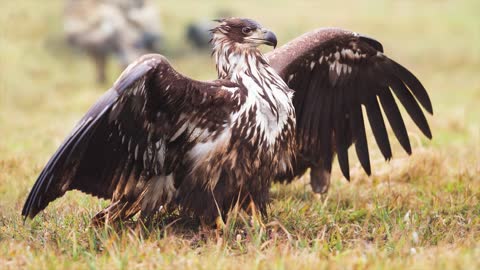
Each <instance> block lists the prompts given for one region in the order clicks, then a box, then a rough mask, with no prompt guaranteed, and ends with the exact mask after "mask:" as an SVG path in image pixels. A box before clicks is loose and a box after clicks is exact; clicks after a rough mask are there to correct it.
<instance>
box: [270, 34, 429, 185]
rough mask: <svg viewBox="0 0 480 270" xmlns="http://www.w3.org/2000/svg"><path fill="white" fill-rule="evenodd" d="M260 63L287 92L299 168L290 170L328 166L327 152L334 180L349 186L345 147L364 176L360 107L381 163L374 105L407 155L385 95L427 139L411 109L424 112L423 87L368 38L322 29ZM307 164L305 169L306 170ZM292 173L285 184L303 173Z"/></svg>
mask: <svg viewBox="0 0 480 270" xmlns="http://www.w3.org/2000/svg"><path fill="white" fill-rule="evenodd" d="M267 57H268V60H269V62H270V64H271V65H272V67H274V68H275V70H276V71H277V72H278V73H279V74H280V75H281V76H282V77H283V79H284V80H285V82H287V84H288V85H289V87H290V88H292V89H293V90H295V95H294V99H293V103H294V105H295V109H296V112H297V142H298V149H297V151H298V153H297V155H298V156H301V157H302V158H301V160H303V161H304V162H303V163H301V162H300V163H299V162H297V163H296V164H295V166H298V167H299V168H308V167H310V166H312V165H316V166H318V165H319V164H322V163H325V162H327V163H329V164H330V167H331V162H332V160H331V157H332V156H333V155H332V154H330V153H331V150H330V149H332V145H333V146H334V148H333V150H334V152H336V153H337V155H338V161H339V165H340V168H341V170H342V173H343V175H344V176H345V177H346V178H347V179H349V177H350V172H349V158H348V148H349V147H350V145H351V144H352V143H353V144H355V149H356V153H357V156H358V158H359V160H360V163H361V164H362V167H363V168H364V169H365V171H366V173H367V174H370V173H371V169H370V159H369V150H368V143H367V139H366V133H365V124H364V119H363V112H362V109H361V107H362V106H364V107H365V109H366V113H367V117H368V120H369V122H370V126H371V128H372V130H373V134H374V137H375V141H376V143H377V145H378V147H379V148H380V151H381V152H382V154H383V156H384V157H385V159H386V160H389V159H390V158H391V157H392V151H391V146H390V142H389V138H388V134H387V130H386V127H385V123H384V121H383V117H382V113H381V110H380V107H379V105H378V101H377V98H378V99H379V100H380V102H381V104H382V108H383V110H384V113H385V115H386V116H387V119H388V121H389V122H390V125H391V127H392V129H393V131H394V133H395V135H396V137H397V139H398V140H399V142H400V144H401V145H402V147H403V148H404V149H405V150H406V151H407V153H409V154H410V153H411V146H410V141H409V138H408V134H407V131H406V128H405V124H404V122H403V119H402V116H401V114H400V111H399V109H398V107H397V105H396V104H395V100H394V99H393V95H392V93H391V89H390V88H392V90H393V91H394V92H395V94H396V96H398V98H399V100H400V101H401V102H402V105H403V106H405V108H406V110H407V112H408V113H409V115H410V117H412V119H413V120H414V122H415V124H417V126H418V127H419V128H420V129H421V131H422V132H423V133H424V134H425V135H426V136H427V137H428V138H431V132H430V129H429V127H428V122H427V120H426V118H425V116H424V115H423V112H422V110H421V109H420V107H419V105H418V103H417V101H418V102H419V103H420V104H421V105H422V106H423V107H424V108H425V109H426V110H427V111H428V112H430V113H432V111H433V110H432V106H431V102H430V99H429V97H428V94H427V92H426V90H425V88H424V87H423V85H422V84H421V83H420V81H419V80H418V79H417V78H416V77H415V76H414V75H413V74H412V73H411V72H410V71H408V70H407V69H406V68H404V67H403V66H401V65H400V64H398V63H396V62H394V61H393V60H391V59H389V58H388V57H387V56H385V55H384V54H383V46H382V45H381V43H380V42H378V41H376V40H374V39H372V38H369V37H366V36H361V35H358V34H356V33H353V32H349V31H345V30H341V29H336V28H324V29H319V30H316V31H312V32H309V33H306V34H304V35H303V36H300V37H298V38H297V39H294V40H292V41H290V42H289V43H287V44H286V45H284V46H282V47H281V48H279V49H276V50H274V51H273V52H271V53H269V54H267ZM312 67H313V68H312ZM407 86H408V87H407ZM415 98H416V99H415ZM332 137H333V139H332ZM327 145H330V147H329V146H327ZM312 161H314V162H313V164H312V163H309V162H312ZM322 166H323V167H328V166H325V164H323V165H322ZM293 171H294V172H297V173H296V174H294V175H293V177H295V176H299V175H301V174H303V172H304V170H303V169H296V168H294V169H293ZM293 177H292V178H293ZM289 180H292V179H289ZM312 181H313V180H312Z"/></svg>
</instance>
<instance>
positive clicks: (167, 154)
mask: <svg viewBox="0 0 480 270" xmlns="http://www.w3.org/2000/svg"><path fill="white" fill-rule="evenodd" d="M212 33H213V40H212V45H213V57H214V58H215V61H216V64H217V65H216V67H217V72H218V79H216V80H212V81H196V80H192V79H190V78H188V77H186V76H184V75H181V74H180V73H178V72H177V71H175V70H174V68H173V67H172V66H171V65H170V64H169V62H168V61H167V60H166V59H165V58H164V57H163V56H161V55H145V56H143V57H141V58H140V59H138V60H137V61H136V62H134V63H132V64H131V65H130V66H129V67H128V68H127V69H126V70H125V71H124V72H123V73H122V75H121V76H120V78H119V79H118V80H117V82H116V83H115V84H114V85H113V87H112V88H111V89H110V90H108V91H107V92H106V93H105V94H104V95H103V96H102V97H101V98H100V99H99V100H98V101H97V103H95V105H93V107H92V108H91V109H90V110H89V111H88V112H87V114H86V115H85V116H84V117H83V118H82V119H81V120H80V122H79V123H78V124H77V126H76V127H75V128H74V130H73V131H72V132H71V133H70V135H69V136H68V137H67V138H66V139H65V141H64V142H63V144H62V145H61V146H60V148H59V149H58V150H57V152H56V153H55V154H54V155H53V157H52V158H51V159H50V161H49V162H48V163H47V165H46V166H45V168H44V169H43V171H42V172H41V174H40V176H39V178H38V180H37V181H36V183H35V185H34V186H33V188H32V190H31V192H30V194H29V196H28V198H27V201H26V203H25V206H24V208H23V212H22V214H23V215H24V216H26V217H34V216H35V215H36V214H37V213H39V211H41V210H42V209H44V208H45V207H46V206H47V205H48V203H49V202H51V201H53V200H55V199H56V198H58V197H60V196H62V195H63V194H64V193H65V192H66V191H68V190H72V189H77V190H80V191H83V192H85V193H88V194H92V195H94V196H97V197H101V198H105V199H109V200H111V202H112V203H111V205H110V206H108V207H107V208H106V209H104V210H102V211H101V212H100V213H98V214H97V215H96V216H95V217H94V221H95V222H100V223H102V222H105V221H111V220H116V219H126V218H130V217H132V216H134V215H136V214H137V213H140V218H141V219H142V220H143V219H147V220H148V219H149V218H150V217H152V215H154V214H156V213H163V214H165V213H167V214H168V213H171V212H172V211H180V212H181V213H183V214H186V215H190V216H193V217H197V218H200V219H201V220H204V221H205V222H212V221H213V220H215V219H217V220H218V219H219V218H220V217H225V215H226V214H227V213H228V211H229V210H230V209H231V208H232V207H233V206H234V205H236V204H238V205H239V206H240V207H242V208H243V209H247V210H251V211H257V210H259V211H260V212H261V213H262V214H263V215H266V210H267V207H266V206H267V203H268V201H269V188H270V185H271V182H272V181H273V180H274V179H275V178H279V177H281V176H283V177H287V176H288V177H290V176H293V175H295V174H298V173H299V172H302V171H303V170H304V168H305V167H309V166H312V167H316V168H321V171H326V172H330V169H331V164H332V160H333V156H334V153H337V156H338V159H339V164H340V168H341V169H342V172H343V174H344V175H345V177H346V178H348V177H349V167H348V153H347V149H348V148H349V146H350V145H351V144H354V145H355V149H356V153H357V155H358V157H359V160H360V162H361V164H362V166H363V168H364V169H365V171H366V172H367V173H370V161H369V151H368V146H367V139H366V135H365V124H364V118H363V114H362V106H363V107H365V108H366V115H367V118H368V121H369V122H370V125H371V126H372V129H373V134H374V135H375V139H376V142H377V144H378V145H379V148H380V150H381V151H382V153H383V155H384V156H385V158H386V159H389V158H390V157H391V156H392V152H391V148H390V143H389V138H388V135H387V130H386V127H385V123H384V120H383V117H382V113H381V109H380V105H381V107H382V108H383V111H384V113H385V115H386V117H387V119H388V121H389V122H390V125H391V126H392V128H393V131H394V133H395V135H396V137H397V139H398V140H399V141H400V144H401V145H402V146H403V147H404V148H405V149H406V150H407V152H409V153H410V152H411V147H410V144H409V138H408V136H407V131H406V129H405V125H404V122H403V120H402V116H401V115H400V112H399V108H398V107H397V104H396V103H395V100H394V96H393V95H396V96H397V98H398V99H399V100H400V102H401V103H402V104H403V105H404V107H405V109H406V111H407V113H409V115H410V116H411V117H412V119H413V120H414V121H415V123H416V124H417V125H418V126H419V128H420V130H422V132H423V133H424V134H425V135H426V136H427V137H429V138H430V137H431V133H430V130H429V127H428V124H427V121H426V120H425V116H424V114H423V112H422V109H421V107H420V106H422V107H423V108H424V109H426V110H427V111H428V112H430V113H431V112H432V105H431V103H430V100H429V97H428V95H427V92H426V91H425V89H424V87H423V86H422V85H421V83H420V82H419V81H418V79H417V78H416V77H415V76H414V75H413V74H412V73H411V72H409V71H408V70H407V69H405V68H404V67H403V66H401V65H400V64H398V63H397V62H395V61H393V60H392V59H390V58H388V57H387V56H386V55H385V54H384V53H383V49H382V46H381V45H380V43H379V42H377V41H375V40H373V39H370V38H367V37H364V36H362V35H359V34H357V33H353V32H349V31H345V30H340V29H319V30H316V31H312V32H309V33H307V34H305V35H303V36H301V37H299V38H297V39H295V40H293V41H291V42H289V43H287V44H286V45H284V46H283V47H281V48H279V49H277V50H274V51H273V52H272V53H270V54H268V55H263V54H262V53H261V52H260V51H259V50H258V46H260V45H261V44H266V45H270V46H274V47H275V46H276V44H277V39H276V37H275V35H274V34H273V33H272V32H270V31H268V30H266V29H265V28H263V27H262V26H260V25H259V24H258V23H257V22H255V21H252V20H249V19H240V18H230V19H223V20H220V21H219V24H218V25H217V26H216V27H215V28H214V29H213V31H212ZM314 171H315V170H314Z"/></svg>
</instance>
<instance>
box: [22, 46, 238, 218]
mask: <svg viewBox="0 0 480 270" xmlns="http://www.w3.org/2000/svg"><path fill="white" fill-rule="evenodd" d="M228 87H235V85H232V83H229V82H226V81H212V82H199V81H194V80H191V79H189V78H186V77H184V76H182V75H180V74H179V73H177V72H176V71H175V70H174V69H173V68H172V67H171V66H170V64H169V63H168V62H167V60H166V59H165V58H164V57H162V56H160V55H146V56H143V57H142V58H140V59H139V60H138V61H136V62H135V63H133V64H131V65H130V66H129V67H128V68H127V69H126V70H125V71H124V73H123V74H122V75H121V76H120V78H119V79H118V80H117V82H116V83H115V85H114V86H113V88H112V89H110V90H109V91H108V92H106V93H105V94H104V95H103V96H102V97H101V98H100V100H98V101H97V103H96V104H95V105H94V106H93V107H92V108H91V109H90V110H89V111H88V112H87V114H86V115H85V116H84V117H83V118H82V119H81V121H80V122H79V123H78V124H77V126H76V127H75V128H74V130H73V131H72V133H71V134H70V135H69V136H68V137H67V138H66V140H65V141H64V142H63V144H62V145H61V146H60V148H59V149H58V150H57V152H56V153H55V154H54V155H53V157H52V158H51V159H50V161H49V162H48V164H47V165H46V166H45V168H44V170H43V171H42V172H41V174H40V176H39V177H38V179H37V181H36V183H35V185H34V186H33V188H32V190H31V192H30V194H29V196H28V198H27V201H26V203H25V205H24V208H23V211H22V215H24V216H26V217H27V216H28V217H34V216H35V215H36V214H37V213H38V212H39V211H41V210H42V209H44V208H45V207H46V206H47V205H48V203H49V202H51V201H53V200H55V199H56V198H58V197H60V196H62V195H63V194H64V193H65V192H66V191H67V190H72V189H77V190H80V191H83V192H86V193H89V194H92V195H94V196H98V197H101V198H106V199H110V198H114V197H122V196H126V197H128V196H132V194H134V193H138V192H139V190H140V192H141V190H142V189H143V188H144V187H145V185H146V184H147V183H146V182H148V181H149V180H150V179H152V177H153V176H156V175H166V174H168V173H170V172H171V171H172V170H173V169H174V168H173V167H174V166H175V164H177V163H178V162H176V161H177V160H178V159H179V158H181V155H183V154H184V151H182V150H183V149H184V148H185V147H187V146H188V145H189V143H192V142H193V141H195V138H194V137H195V136H199V134H200V135H201V134H202V132H215V130H218V129H220V128H222V127H224V126H225V121H228V115H229V111H228V110H229V102H233V99H232V95H233V92H229V91H227V90H225V89H227V88H228ZM157 180H158V178H157Z"/></svg>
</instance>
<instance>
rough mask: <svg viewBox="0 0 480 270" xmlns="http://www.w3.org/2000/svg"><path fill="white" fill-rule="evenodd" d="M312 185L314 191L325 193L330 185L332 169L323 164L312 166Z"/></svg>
mask: <svg viewBox="0 0 480 270" xmlns="http://www.w3.org/2000/svg"><path fill="white" fill-rule="evenodd" d="M310 185H311V186H312V190H313V192H315V193H317V194H325V193H327V192H328V188H329V187H330V170H328V169H326V168H324V166H323V165H319V166H315V165H314V166H312V167H311V168H310Z"/></svg>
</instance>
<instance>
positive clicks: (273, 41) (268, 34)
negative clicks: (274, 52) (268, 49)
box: [263, 30, 277, 49]
mask: <svg viewBox="0 0 480 270" xmlns="http://www.w3.org/2000/svg"><path fill="white" fill-rule="evenodd" d="M263 40H264V41H265V44H266V45H268V46H273V48H274V49H275V48H276V47H277V37H276V36H275V34H274V33H273V32H272V31H268V30H264V32H263Z"/></svg>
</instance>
